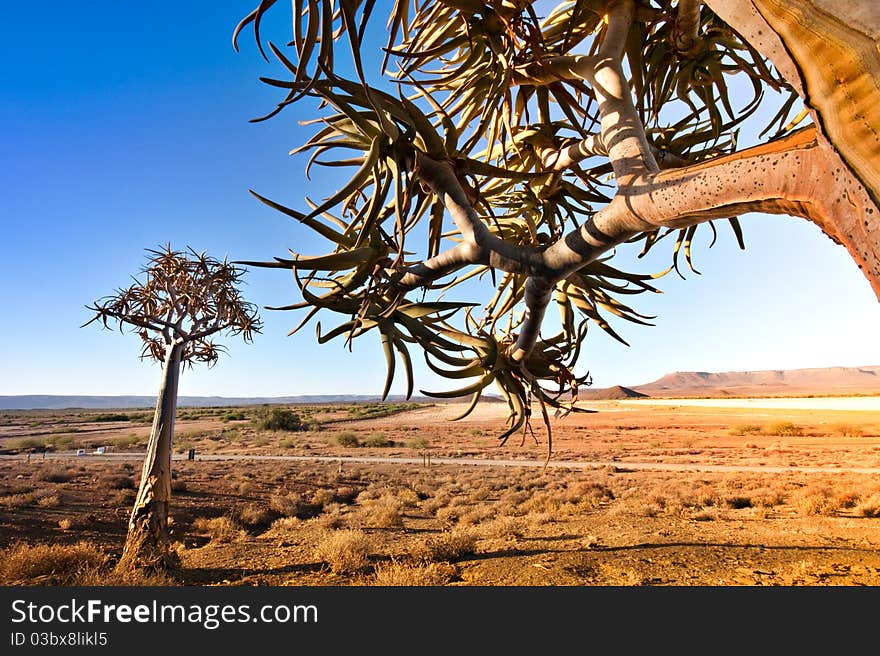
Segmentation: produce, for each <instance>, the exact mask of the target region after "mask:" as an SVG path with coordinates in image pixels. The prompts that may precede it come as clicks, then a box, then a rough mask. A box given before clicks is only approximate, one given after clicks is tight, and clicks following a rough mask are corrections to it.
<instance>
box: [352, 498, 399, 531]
mask: <svg viewBox="0 0 880 656" xmlns="http://www.w3.org/2000/svg"><path fill="white" fill-rule="evenodd" d="M401 509H402V504H401V503H400V502H399V501H398V500H397V499H396V498H395V497H392V496H384V497H380V498H379V499H376V500H375V501H371V502H369V503H367V504H365V505H364V506H362V508H361V511H360V516H361V518H362V519H363V521H364V523H366V524H368V525H370V526H375V527H378V528H400V527H401V526H403V515H402V514H401V512H400V511H401Z"/></svg>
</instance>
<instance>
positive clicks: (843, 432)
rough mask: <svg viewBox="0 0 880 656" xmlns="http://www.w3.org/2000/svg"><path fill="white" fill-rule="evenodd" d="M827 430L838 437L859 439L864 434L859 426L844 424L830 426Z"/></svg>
mask: <svg viewBox="0 0 880 656" xmlns="http://www.w3.org/2000/svg"><path fill="white" fill-rule="evenodd" d="M828 428H829V429H830V430H831V433H832V434H834V435H839V436H840V437H861V436H862V435H863V434H864V431H863V430H862V428H861V427H860V426H856V425H855V424H847V423H844V422H840V423H837V424H832V425H831V426H829V427H828Z"/></svg>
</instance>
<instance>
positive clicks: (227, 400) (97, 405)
mask: <svg viewBox="0 0 880 656" xmlns="http://www.w3.org/2000/svg"><path fill="white" fill-rule="evenodd" d="M380 398H381V397H380V396H379V395H378V394H373V395H370V394H307V395H301V396H258V397H232V396H181V397H179V398H178V400H177V405H178V407H195V408H204V407H208V406H243V405H263V404H267V403H268V404H274V403H291V404H293V403H370V402H374V401H379V400H380ZM404 400H405V398H404V397H403V395H399V396H395V395H391V396H389V397H388V399H387V401H391V402H401V401H404ZM428 400H431V399H427V398H419V399H416V398H413V399H410V401H428ZM155 406H156V397H155V396H64V395H50V394H26V395H21V396H0V410H64V409H68V408H83V409H90V410H92V409H123V408H154V407H155Z"/></svg>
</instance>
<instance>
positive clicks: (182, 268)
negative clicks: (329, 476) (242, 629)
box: [88, 246, 261, 570]
mask: <svg viewBox="0 0 880 656" xmlns="http://www.w3.org/2000/svg"><path fill="white" fill-rule="evenodd" d="M147 253H148V258H147V264H146V266H145V267H144V268H143V269H142V273H143V274H144V275H143V280H138V279H137V278H135V283H134V284H133V285H131V286H130V287H128V288H127V289H119V290H117V292H116V293H115V294H114V295H113V296H107V297H104V298H101V299H99V300H98V301H96V302H95V303H94V304H93V305H90V306H88V308H89V309H90V310H92V311H93V312H95V316H94V317H93V318H92V319H91V320H90V321H89V322H88V323H92V322H94V321H98V322H100V323H102V324H103V326H104V327H105V328H108V327H110V325H111V324H116V325H118V328H119V330H120V331H123V329H124V328H127V329H128V330H130V331H131V332H134V333H137V335H138V336H139V337H140V338H141V340H142V342H143V348H142V350H141V358H147V359H151V360H155V361H157V362H161V363H162V381H161V384H160V386H159V394H158V396H157V399H156V411H155V414H154V416H153V426H152V429H151V431H150V439H149V442H148V443H147V454H146V459H145V461H144V466H143V470H142V472H141V480H140V487H139V489H138V493H137V498H136V499H135V503H134V507H133V509H132V511H131V516H130V518H129V523H128V535H127V538H126V541H125V548H124V550H123V554H122V558H121V560H120V563H119V567H120V568H122V569H133V568H145V569H153V570H157V569H164V568H166V567H167V566H169V565H173V564H174V563H175V557H174V554H173V553H172V552H171V551H170V550H169V538H168V504H169V501H170V499H171V453H172V439H173V436H174V417H175V414H176V411H177V387H178V380H179V378H180V369H181V366H189V367H191V366H192V365H193V364H194V363H196V362H204V363H207V365H208V366H211V365H213V364H214V363H216V362H217V359H218V357H219V355H220V353H221V352H222V351H223V347H222V346H221V345H218V344H215V343H214V341H213V337H214V336H215V335H217V334H219V333H223V332H225V333H227V334H230V335H241V336H242V338H243V339H244V340H245V342H251V340H252V339H253V334H254V333H255V332H259V331H260V328H261V323H260V319H259V317H258V314H257V310H256V306H254V305H253V304H251V303H248V302H246V301H244V300H243V299H242V297H241V294H240V293H239V290H238V289H237V285H238V284H239V283H240V282H241V279H242V276H243V274H244V269H242V268H240V267H237V266H235V265H233V264H230V263H228V262H226V261H223V262H220V261H218V260H216V259H214V258H211V257H209V256H207V255H206V254H205V253H196V252H195V251H194V250H192V249H188V250H187V251H186V252H179V251H172V250H171V247H170V246H168V247H167V248H165V249H164V250H149V249H148V250H147Z"/></svg>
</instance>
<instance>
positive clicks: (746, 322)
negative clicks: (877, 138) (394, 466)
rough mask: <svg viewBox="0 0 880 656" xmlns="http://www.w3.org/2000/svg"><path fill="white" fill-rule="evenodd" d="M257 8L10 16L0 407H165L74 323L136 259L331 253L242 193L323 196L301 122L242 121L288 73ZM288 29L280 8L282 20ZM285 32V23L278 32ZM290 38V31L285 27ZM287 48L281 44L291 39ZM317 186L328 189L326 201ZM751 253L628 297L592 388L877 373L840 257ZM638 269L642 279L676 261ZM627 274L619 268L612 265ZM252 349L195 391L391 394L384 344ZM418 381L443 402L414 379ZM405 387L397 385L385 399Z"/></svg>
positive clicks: (859, 302) (260, 108) (811, 229)
mask: <svg viewBox="0 0 880 656" xmlns="http://www.w3.org/2000/svg"><path fill="white" fill-rule="evenodd" d="M254 4H255V3H254V0H247V1H243V2H236V1H232V0H225V1H219V2H217V1H215V2H205V1H198V2H187V3H164V5H165V7H164V11H162V12H161V13H160V9H161V8H162V3H127V2H124V3H116V2H114V3H111V2H89V3H62V2H48V3H16V4H11V5H9V6H8V7H5V8H4V15H5V19H6V20H5V22H6V25H7V26H10V27H11V29H9V30H7V32H6V34H5V35H4V39H3V40H2V42H0V72H2V76H0V79H2V80H3V87H2V90H0V121H2V126H3V127H2V132H0V134H2V142H0V143H2V148H0V208H2V215H3V229H4V239H3V240H2V242H0V278H2V281H3V282H2V287H0V290H2V291H0V294H2V297H0V302H2V307H3V308H4V310H3V316H4V321H3V322H2V323H0V358H2V362H3V371H4V375H3V376H2V378H0V394H2V395H9V394H153V393H154V392H155V390H156V387H157V384H158V378H159V368H158V365H154V364H149V363H142V362H141V361H140V360H139V359H138V357H137V354H138V352H139V340H138V339H137V338H136V337H135V336H133V335H129V334H124V335H122V334H120V333H119V332H115V333H114V332H107V331H102V330H99V329H98V328H97V327H96V326H95V325H91V326H88V327H87V328H80V325H81V324H82V323H84V322H85V321H87V320H88V319H89V318H90V315H89V313H88V311H87V310H86V309H85V305H86V304H87V303H90V302H91V301H93V300H94V299H96V298H98V297H100V296H103V295H105V294H109V293H111V292H112V291H113V290H114V289H115V288H117V287H120V286H126V285H127V284H128V283H129V276H130V275H131V274H134V273H136V272H137V270H138V269H139V267H140V266H141V265H142V263H143V262H144V249H145V248H149V247H155V246H158V245H160V244H164V243H167V242H170V243H171V244H172V246H174V247H176V248H184V247H185V246H187V245H191V246H193V247H194V248H196V249H197V250H206V251H208V252H209V253H210V254H212V255H214V256H217V257H223V256H228V257H229V258H230V259H269V258H271V257H272V256H274V255H284V254H285V253H286V250H287V248H294V249H295V250H298V251H301V252H304V253H306V254H318V253H321V252H322V250H321V249H322V245H320V244H318V243H316V242H314V241H313V240H312V239H311V237H309V236H308V235H306V234H305V232H304V231H302V230H300V229H299V226H297V225H294V224H293V223H292V222H291V221H290V220H289V219H286V218H284V217H283V216H281V215H280V214H278V213H276V212H274V211H273V210H271V209H269V208H267V207H265V206H263V205H262V204H260V203H259V202H257V201H256V200H254V199H253V198H252V197H251V196H250V195H249V194H248V193H247V190H248V189H249V188H253V189H255V190H256V191H258V192H260V193H263V194H264V195H267V196H269V197H270V198H273V199H275V200H277V201H279V202H284V203H286V204H289V205H292V206H296V207H300V208H304V207H305V205H304V204H303V203H302V198H303V196H304V195H306V193H308V195H310V196H311V197H312V198H317V197H320V196H322V195H323V194H326V193H329V192H332V191H333V190H334V189H335V185H334V182H333V181H332V180H327V179H324V180H313V181H306V180H305V179H304V177H303V161H302V160H301V159H297V158H291V157H289V156H288V155H287V152H288V151H289V150H290V149H291V148H293V147H294V146H297V145H299V144H300V143H301V142H302V141H303V139H304V138H306V137H307V136H308V133H307V132H305V131H304V130H303V129H302V128H300V127H299V126H298V125H297V121H298V120H301V119H305V118H310V117H311V116H310V115H309V113H308V110H309V108H308V107H307V106H305V105H304V106H303V108H302V109H298V108H294V109H289V110H287V111H286V112H283V113H282V114H281V115H279V116H278V117H276V118H274V119H271V120H269V121H266V122H262V123H256V124H252V123H249V122H248V119H250V118H254V117H257V116H260V115H262V114H264V113H265V112H267V111H268V110H270V109H271V108H272V107H274V104H275V102H276V101H277V100H278V99H279V96H278V90H273V89H270V88H268V87H266V86H265V85H262V84H261V83H260V82H259V81H258V79H257V78H258V76H260V75H272V74H275V73H277V72H278V69H277V66H274V65H270V64H266V63H265V62H264V61H263V60H262V59H261V58H260V56H259V54H258V53H257V51H256V48H255V46H254V45H253V41H252V40H251V39H250V38H249V35H245V38H244V39H243V41H242V52H241V53H239V54H236V53H235V52H234V51H233V49H232V46H231V42H230V37H231V34H232V30H233V28H234V26H235V24H236V23H237V22H238V20H239V19H240V18H241V17H242V16H244V15H245V14H246V13H247V12H248V11H249V10H250V9H251V8H252V6H253V5H254ZM278 10H279V14H284V12H285V11H286V9H285V8H284V7H279V8H278ZM285 19H286V17H285ZM284 26H286V24H285V25H284ZM281 34H282V38H283V32H282V33H281ZM322 192H323V193H322ZM742 223H743V226H744V229H745V236H746V242H747V250H746V251H740V250H739V249H738V248H737V246H736V242H735V240H734V238H733V234H732V232H731V231H730V230H728V229H727V227H726V226H724V225H719V233H720V236H719V239H718V242H717V243H716V244H715V246H714V247H713V248H712V249H711V250H709V249H707V248H706V245H707V233H708V230H705V231H701V232H703V235H702V236H701V237H698V239H697V241H698V243H697V245H696V246H695V248H694V257H695V261H696V263H697V267H698V268H699V269H700V270H701V271H702V275H696V274H690V273H689V274H688V275H687V278H688V279H687V280H686V281H682V280H680V279H678V278H677V277H676V276H675V275H674V274H671V275H668V276H666V277H665V278H663V279H662V280H660V281H659V286H660V288H661V289H662V290H663V291H664V293H663V294H662V295H657V296H652V297H650V298H649V297H645V296H642V297H638V298H637V302H638V305H637V306H636V307H637V308H638V309H639V310H641V311H643V312H645V313H647V314H653V315H656V316H657V318H656V320H655V323H656V326H655V327H651V328H648V327H641V326H636V325H632V324H626V323H625V322H617V323H616V324H615V326H616V328H617V329H618V331H619V332H621V334H623V336H624V337H625V338H626V339H627V340H628V341H629V342H630V344H631V346H630V347H629V348H627V347H624V346H622V345H619V344H617V343H616V342H614V341H613V340H611V339H609V338H607V337H605V336H604V335H602V334H601V331H600V330H598V329H595V328H594V329H593V330H591V334H590V337H589V339H588V344H587V346H586V350H585V353H584V355H583V356H582V362H583V364H584V366H586V367H587V368H589V370H590V371H591V373H592V375H593V379H594V383H595V385H597V386H606V385H613V384H624V385H636V384H639V383H644V382H648V381H650V380H653V379H655V378H657V377H659V376H661V375H663V374H664V373H667V372H669V371H674V370H702V371H729V370H754V369H770V368H798V367H820V366H835V365H844V366H857V365H868V364H880V340H877V339H876V334H877V326H878V325H880V304H878V302H877V299H876V298H875V297H874V295H873V294H872V292H871V290H870V288H869V286H868V283H867V281H866V280H865V279H864V277H863V276H862V274H861V273H860V272H859V270H858V269H857V268H856V266H855V264H853V262H852V261H851V260H850V258H849V256H848V255H847V253H846V252H845V251H844V250H843V249H842V248H841V247H839V246H836V245H835V244H833V243H832V242H831V241H830V240H829V239H827V238H826V237H825V236H823V235H822V234H821V232H820V231H819V230H818V228H816V227H815V226H813V225H812V224H809V223H807V222H806V221H804V220H801V219H793V218H789V217H781V216H765V215H747V216H745V217H743V218H742ZM657 251H658V253H657V255H656V256H654V257H653V258H652V259H649V260H647V261H638V262H637V263H635V264H633V265H632V266H633V268H634V269H636V270H640V271H645V272H650V271H657V270H660V269H663V268H665V267H666V266H667V264H668V257H669V253H668V249H663V248H662V245H661V246H659V247H658V248H657ZM626 260H629V261H634V260H635V258H634V256H633V253H632V252H626V251H624V252H622V253H621V255H620V262H623V261H626ZM246 280H247V283H248V284H247V286H246V288H245V291H246V295H247V296H248V298H249V299H250V300H252V301H253V302H255V303H257V304H258V305H260V306H263V305H282V304H286V303H290V302H293V301H294V300H297V299H296V296H295V288H294V285H293V281H292V278H291V276H290V274H288V273H286V272H283V271H278V270H262V269H252V270H251V271H249V273H248V274H247V276H246ZM262 316H263V319H264V322H265V327H264V330H263V333H262V334H260V335H257V336H256V339H255V341H254V343H253V344H252V345H245V344H243V343H242V342H241V341H240V340H237V339H235V338H228V339H226V340H223V343H225V344H226V345H227V347H228V351H229V354H228V356H227V357H225V358H223V359H222V360H221V362H220V363H219V364H217V366H215V367H214V368H212V369H207V368H204V367H201V368H196V369H193V370H187V371H186V372H185V373H184V374H183V376H182V378H181V384H180V393H181V394H184V395H223V396H258V395H259V396H265V395H268V396H274V395H290V394H305V393H310V394H312V393H327V394H330V393H359V394H372V393H378V392H380V391H381V388H382V382H383V380H384V358H383V356H382V354H381V349H380V348H379V344H378V338H377V337H376V338H375V339H374V336H365V337H364V338H361V339H359V340H356V341H355V342H354V350H353V352H352V353H349V352H348V351H346V350H344V349H343V348H342V345H341V343H337V342H331V343H329V344H327V345H324V346H318V345H317V344H316V342H315V339H314V330H313V328H312V327H307V328H306V329H304V330H303V331H302V332H300V333H298V334H297V335H295V336H292V337H288V336H286V334H287V332H288V330H289V329H290V328H292V327H293V325H295V323H296V322H297V321H298V319H299V317H300V315H299V314H296V315H294V314H292V313H289V312H273V311H269V310H263V311H262ZM416 387H417V388H419V387H421V388H427V389H434V390H436V389H448V388H449V386H448V385H447V383H446V382H445V381H442V380H438V379H437V378H435V377H433V376H432V375H429V374H428V373H425V371H424V368H420V369H419V370H418V373H417V381H416ZM402 389H403V381H402V380H400V381H398V383H396V384H395V388H394V389H393V391H394V392H400V391H401V390H402Z"/></svg>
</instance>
